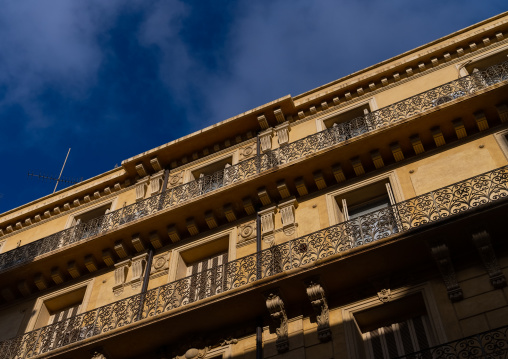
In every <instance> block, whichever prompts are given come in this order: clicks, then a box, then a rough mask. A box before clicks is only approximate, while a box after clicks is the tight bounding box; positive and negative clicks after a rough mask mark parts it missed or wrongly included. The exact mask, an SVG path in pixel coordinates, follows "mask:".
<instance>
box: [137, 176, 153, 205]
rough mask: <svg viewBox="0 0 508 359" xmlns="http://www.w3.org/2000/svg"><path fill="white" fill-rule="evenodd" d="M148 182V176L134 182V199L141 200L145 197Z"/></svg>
mask: <svg viewBox="0 0 508 359" xmlns="http://www.w3.org/2000/svg"><path fill="white" fill-rule="evenodd" d="M149 182H150V178H149V177H148V176H147V177H143V178H142V179H140V180H138V182H137V183H136V201H142V200H143V199H144V198H145V194H146V189H147V187H148V183H149Z"/></svg>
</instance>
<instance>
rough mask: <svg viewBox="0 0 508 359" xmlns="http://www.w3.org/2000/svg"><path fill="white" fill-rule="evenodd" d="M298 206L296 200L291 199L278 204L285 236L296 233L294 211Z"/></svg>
mask: <svg viewBox="0 0 508 359" xmlns="http://www.w3.org/2000/svg"><path fill="white" fill-rule="evenodd" d="M297 206H298V202H297V201H296V199H294V198H292V199H290V200H288V201H285V202H283V203H280V204H279V206H278V207H279V211H280V214H281V220H282V228H283V230H284V233H285V234H286V235H287V236H291V235H293V234H294V233H295V232H296V221H295V209H296V207H297Z"/></svg>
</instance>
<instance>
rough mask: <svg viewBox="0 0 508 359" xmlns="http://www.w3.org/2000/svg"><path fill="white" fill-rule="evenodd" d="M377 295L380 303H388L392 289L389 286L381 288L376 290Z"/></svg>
mask: <svg viewBox="0 0 508 359" xmlns="http://www.w3.org/2000/svg"><path fill="white" fill-rule="evenodd" d="M377 297H378V299H379V300H380V301H381V302H382V303H388V302H390V301H391V300H392V291H391V290H390V288H388V289H381V290H380V291H379V292H377Z"/></svg>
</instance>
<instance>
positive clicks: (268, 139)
mask: <svg viewBox="0 0 508 359" xmlns="http://www.w3.org/2000/svg"><path fill="white" fill-rule="evenodd" d="M272 137H273V128H269V129H267V130H265V131H263V132H261V133H260V134H259V144H260V145H261V152H266V151H270V150H271V149H272Z"/></svg>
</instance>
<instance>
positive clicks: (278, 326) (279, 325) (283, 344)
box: [266, 293, 289, 353]
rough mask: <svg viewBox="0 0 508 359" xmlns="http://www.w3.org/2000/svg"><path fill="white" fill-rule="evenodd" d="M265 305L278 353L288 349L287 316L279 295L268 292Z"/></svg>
mask: <svg viewBox="0 0 508 359" xmlns="http://www.w3.org/2000/svg"><path fill="white" fill-rule="evenodd" d="M266 307H267V308H268V311H269V312H270V318H271V320H272V324H273V326H274V328H275V333H276V334H277V340H276V342H275V346H276V348H277V351H278V352H279V353H284V352H286V351H288V350H289V337H288V317H287V315H286V311H285V309H284V302H283V301H282V299H281V298H280V296H279V295H277V294H274V293H270V294H269V295H268V297H267V298H266Z"/></svg>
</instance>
